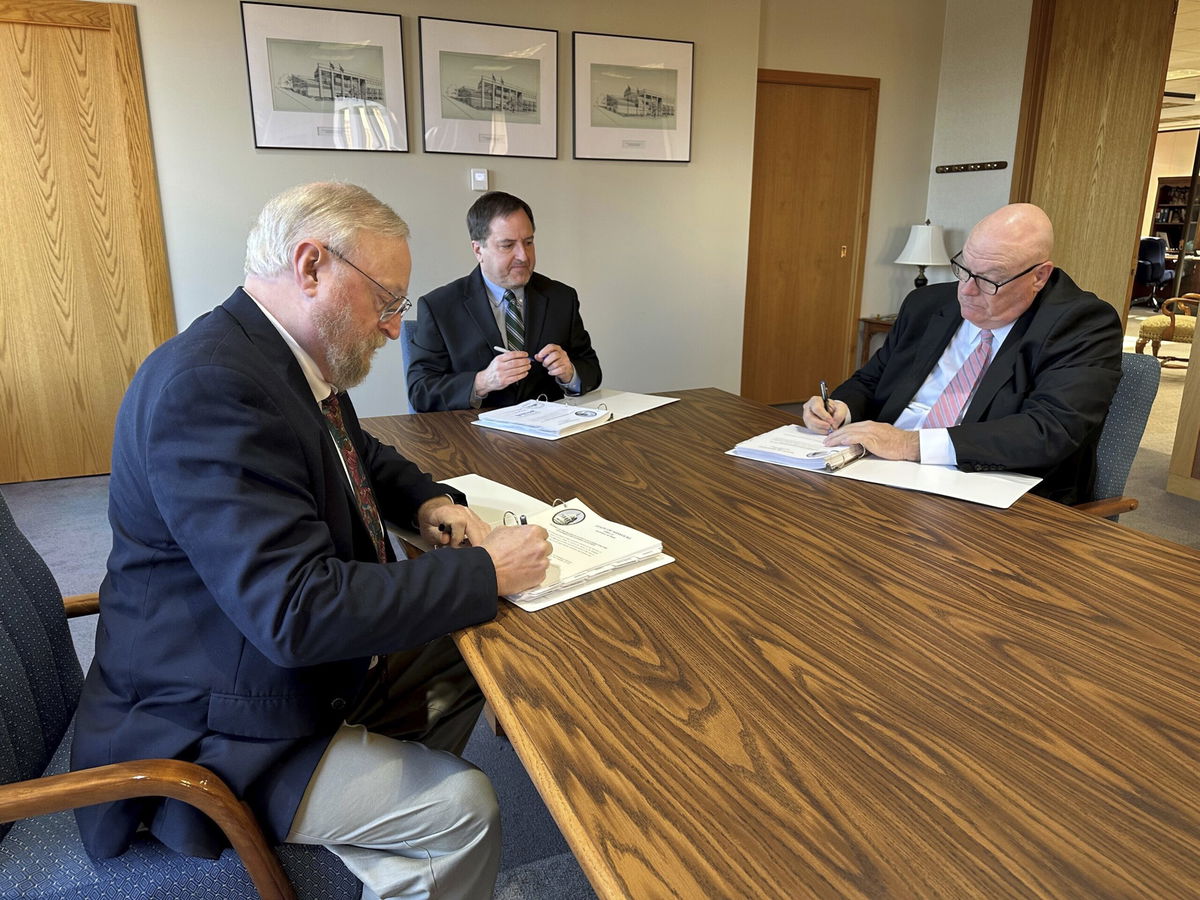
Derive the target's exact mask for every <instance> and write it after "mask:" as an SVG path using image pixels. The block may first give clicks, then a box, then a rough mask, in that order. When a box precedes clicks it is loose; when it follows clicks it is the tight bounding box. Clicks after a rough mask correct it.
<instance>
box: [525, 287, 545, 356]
mask: <svg viewBox="0 0 1200 900" xmlns="http://www.w3.org/2000/svg"><path fill="white" fill-rule="evenodd" d="M545 327H546V298H545V297H544V296H543V295H542V294H541V293H540V292H539V291H538V290H537V289H536V288H534V286H533V281H532V280H531V281H530V282H529V283H528V284H526V285H525V350H526V352H527V353H529V355H530V356H533V354H535V353H537V352H538V351H539V350H541V349H542V346H543V343H542V331H543V329H544V328H545Z"/></svg>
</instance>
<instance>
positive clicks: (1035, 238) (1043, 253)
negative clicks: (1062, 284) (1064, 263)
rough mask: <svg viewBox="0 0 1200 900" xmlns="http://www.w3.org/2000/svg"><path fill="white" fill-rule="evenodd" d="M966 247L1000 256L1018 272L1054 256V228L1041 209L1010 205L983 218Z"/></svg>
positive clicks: (1032, 206)
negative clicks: (1008, 260)
mask: <svg viewBox="0 0 1200 900" xmlns="http://www.w3.org/2000/svg"><path fill="white" fill-rule="evenodd" d="M967 246H968V247H973V248H974V247H976V246H978V247H979V248H980V249H983V248H986V249H987V250H988V251H989V252H990V253H993V254H998V255H1003V256H1005V257H1007V258H1009V259H1011V261H1012V262H1013V264H1014V265H1016V268H1015V269H1014V271H1020V270H1021V269H1024V268H1025V267H1026V266H1031V265H1033V264H1034V263H1035V262H1040V261H1041V260H1044V259H1050V258H1051V257H1052V256H1053V254H1054V226H1053V225H1051V224H1050V217H1049V216H1047V215H1046V213H1045V212H1043V211H1042V209H1041V207H1038V206H1034V205H1033V204H1032V203H1010V204H1009V205H1008V206H1002V207H1000V208H999V209H998V210H996V211H995V212H994V213H991V214H989V215H987V216H984V217H983V219H981V220H980V222H979V224H978V225H976V226H975V227H974V228H972V229H971V234H970V236H969V237H968V238H967Z"/></svg>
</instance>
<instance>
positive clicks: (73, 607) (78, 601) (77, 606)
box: [63, 594, 100, 619]
mask: <svg viewBox="0 0 1200 900" xmlns="http://www.w3.org/2000/svg"><path fill="white" fill-rule="evenodd" d="M63 610H64V611H65V612H66V614H67V618H68V619H74V618H76V617H77V616H94V615H95V614H96V613H98V612H100V595H99V594H72V595H71V596H70V597H63Z"/></svg>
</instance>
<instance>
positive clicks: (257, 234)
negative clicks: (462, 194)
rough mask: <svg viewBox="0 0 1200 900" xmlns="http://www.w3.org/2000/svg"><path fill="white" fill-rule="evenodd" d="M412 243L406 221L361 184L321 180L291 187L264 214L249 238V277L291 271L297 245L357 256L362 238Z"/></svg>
mask: <svg viewBox="0 0 1200 900" xmlns="http://www.w3.org/2000/svg"><path fill="white" fill-rule="evenodd" d="M360 231H365V232H368V233H371V234H380V235H384V236H385V237H395V238H407V237H408V234H409V231H408V225H407V224H406V223H405V221H404V220H403V219H402V218H400V217H399V216H398V215H396V212H395V210H393V209H392V208H391V207H390V206H388V205H387V204H386V203H384V202H382V201H381V200H379V199H378V198H377V197H375V195H374V194H372V193H371V192H370V191H367V190H365V189H363V188H360V187H359V186H358V185H356V184H345V183H343V182H338V181H319V182H315V183H313V184H301V185H297V186H296V187H293V188H288V189H287V190H286V191H284V192H283V193H281V194H279V195H277V196H275V197H273V198H272V199H271V200H270V201H268V202H267V205H266V206H264V207H263V210H262V212H260V213H259V214H258V221H256V222H255V223H254V227H253V228H252V229H250V236H249V237H247V238H246V274H247V275H257V276H258V277H260V278H273V277H275V276H276V275H281V274H283V273H284V272H286V271H287V270H288V268H289V267H290V266H291V264H292V253H293V252H294V251H295V249H296V245H297V244H298V243H299V242H300V241H302V240H304V239H305V238H311V239H314V240H318V241H322V242H323V243H325V244H326V245H327V246H329V247H331V248H333V249H334V250H336V251H338V252H339V253H349V252H351V251H353V249H354V246H355V244H356V243H357V239H358V233H359V232H360Z"/></svg>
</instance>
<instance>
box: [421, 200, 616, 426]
mask: <svg viewBox="0 0 1200 900" xmlns="http://www.w3.org/2000/svg"><path fill="white" fill-rule="evenodd" d="M467 231H468V233H469V234H470V236H471V249H472V250H474V252H475V258H476V259H477V260H478V261H479V265H478V266H476V267H475V271H473V272H472V273H471V274H470V275H467V276H466V277H465V278H459V279H458V280H457V281H452V282H450V283H449V284H447V285H444V286H443V287H440V288H438V289H437V290H435V291H430V292H429V293H428V294H426V295H425V296H424V297H421V298H420V299H419V300H418V301H417V334H416V339H415V340H414V342H413V343H414V346H413V349H412V357H411V361H410V362H409V365H408V399H409V402H410V403H411V404H412V408H413V409H414V410H416V411H417V412H434V411H437V410H444V409H479V408H480V407H484V406H488V407H500V406H512V405H513V404H516V403H521V402H523V401H525V400H530V399H533V398H536V397H542V396H544V397H545V398H546V399H547V400H557V399H559V398H561V397H563V396H564V395H577V394H585V393H587V392H588V391H593V390H595V389H596V388H598V387H599V386H600V360H599V359H598V358H597V357H596V351H595V350H593V349H592V341H591V338H590V337H588V333H587V330H586V329H585V328H584V327H583V319H582V318H581V317H580V315H579V296H578V295H577V294H576V293H575V289H574V288H571V287H568V286H567V285H565V284H563V283H562V282H559V281H553V280H552V279H549V278H546V277H545V276H544V275H539V274H537V273H536V272H534V271H533V267H534V262H535V253H534V246H533V231H534V225H533V210H531V209H530V208H529V204H527V203H526V202H525V201H524V200H521V199H520V198H518V197H514V196H513V195H512V194H505V193H503V192H502V191H491V192H489V193H486V194H484V195H483V196H482V197H480V198H479V199H478V200H476V201H475V202H474V203H473V204H472V205H471V208H470V210H468V211H467Z"/></svg>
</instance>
